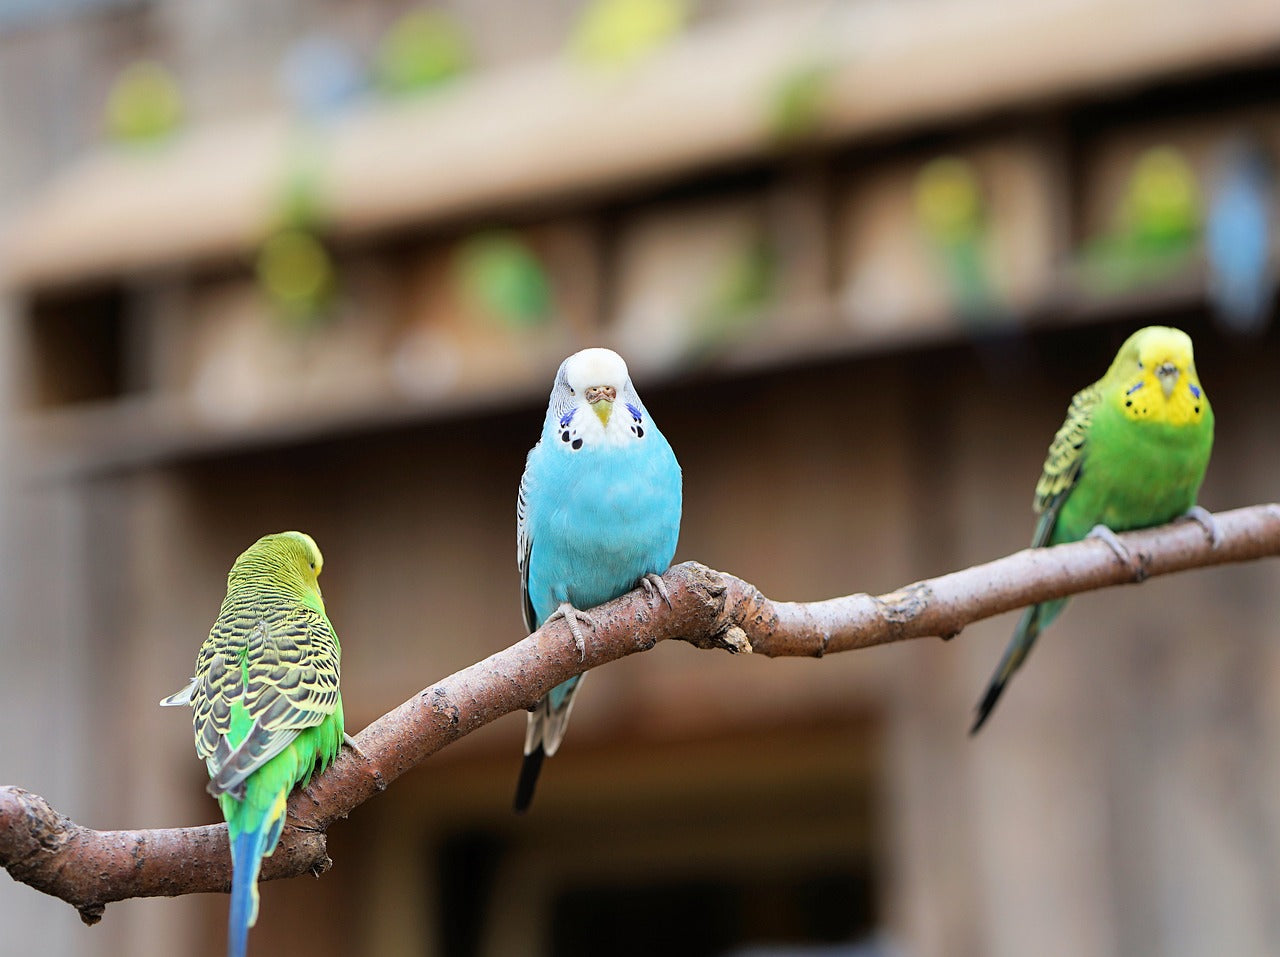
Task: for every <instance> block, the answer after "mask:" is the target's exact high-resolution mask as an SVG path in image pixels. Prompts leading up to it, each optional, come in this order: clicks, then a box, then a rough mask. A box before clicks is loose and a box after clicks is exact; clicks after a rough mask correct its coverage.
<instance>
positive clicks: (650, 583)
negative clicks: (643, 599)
mask: <svg viewBox="0 0 1280 957" xmlns="http://www.w3.org/2000/svg"><path fill="white" fill-rule="evenodd" d="M640 584H641V586H642V587H643V588H644V593H645V594H646V595H647V596H648V597H649V598H650V599H652V598H653V593H654V592H657V593H658V594H659V595H660V596H661V597H662V600H663V601H665V602H666V603H667V607H668V608H670V607H672V605H671V592H670V591H668V590H667V583H666V582H665V581H663V580H662V576H661V575H657V574H654V573H653V572H650V573H649V574H647V575H645V576H644V578H642V579H640Z"/></svg>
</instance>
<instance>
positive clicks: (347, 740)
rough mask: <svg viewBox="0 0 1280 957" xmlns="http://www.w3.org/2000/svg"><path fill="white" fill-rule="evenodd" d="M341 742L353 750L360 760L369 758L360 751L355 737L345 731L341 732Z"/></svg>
mask: <svg viewBox="0 0 1280 957" xmlns="http://www.w3.org/2000/svg"><path fill="white" fill-rule="evenodd" d="M342 743H343V744H345V745H346V746H347V747H349V748H350V749H351V750H352V751H354V752H355V753H356V757H358V758H360V760H362V761H368V760H369V756H368V755H367V754H365V753H364V752H363V751H361V750H360V746H359V745H358V744H356V739H355V738H353V737H351V735H349V734H347V732H345V731H343V732H342Z"/></svg>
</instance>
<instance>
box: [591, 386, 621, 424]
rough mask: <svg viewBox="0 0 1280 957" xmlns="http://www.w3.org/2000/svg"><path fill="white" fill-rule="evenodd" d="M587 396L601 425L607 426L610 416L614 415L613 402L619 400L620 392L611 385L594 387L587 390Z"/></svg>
mask: <svg viewBox="0 0 1280 957" xmlns="http://www.w3.org/2000/svg"><path fill="white" fill-rule="evenodd" d="M586 396H587V401H588V402H590V403H591V409H592V411H593V412H595V414H596V417H597V418H598V419H599V420H600V424H601V425H604V426H607V425H608V424H609V416H610V415H612V414H613V402H614V400H615V399H616V398H618V390H617V389H615V388H614V387H613V386H611V385H593V386H591V387H590V388H589V389H587V391H586Z"/></svg>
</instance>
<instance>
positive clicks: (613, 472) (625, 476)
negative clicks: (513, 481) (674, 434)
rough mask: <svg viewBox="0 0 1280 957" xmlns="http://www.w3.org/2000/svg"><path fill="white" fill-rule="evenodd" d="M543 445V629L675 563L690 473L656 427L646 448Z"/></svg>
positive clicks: (538, 539)
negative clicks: (567, 607) (562, 614)
mask: <svg viewBox="0 0 1280 957" xmlns="http://www.w3.org/2000/svg"><path fill="white" fill-rule="evenodd" d="M558 444H559V443H557V442H555V441H552V442H546V441H543V442H542V443H540V444H539V445H538V446H537V447H536V448H535V449H534V450H533V451H532V452H531V453H530V455H529V461H528V466H527V469H528V475H527V480H528V483H529V487H528V502H527V508H528V514H527V516H526V522H527V528H528V532H529V540H530V555H529V570H528V581H529V599H530V602H531V604H532V605H533V610H534V612H535V614H536V617H537V622H538V624H541V623H542V622H543V620H544V619H546V617H547V616H548V615H550V614H551V613H552V612H554V611H555V610H556V608H557V606H559V604H560V603H561V602H565V601H567V602H569V603H570V604H572V605H573V606H574V607H575V608H580V609H587V608H591V607H593V606H595V605H598V604H601V603H602V602H605V601H608V600H609V599H611V598H616V597H618V596H619V595H622V594H625V593H626V592H628V591H630V590H631V589H632V588H635V587H636V585H637V584H638V583H639V581H640V579H641V578H642V577H644V576H645V575H647V574H651V573H654V574H661V573H662V572H664V571H666V570H667V568H668V567H669V566H670V564H671V559H672V557H673V556H674V555H675V550H676V541H677V539H678V537H679V533H680V512H681V476H680V466H679V464H678V463H677V462H676V458H675V455H674V453H673V452H672V451H671V446H670V445H669V444H668V443H667V440H666V438H665V437H664V436H663V435H662V434H661V433H660V432H659V431H658V430H657V429H656V428H654V427H653V425H652V423H649V428H648V429H647V430H646V436H645V438H644V440H643V441H635V442H629V443H627V444H625V445H621V446H599V447H595V446H589V447H587V448H585V449H583V450H582V451H580V452H578V453H576V454H565V449H564V448H563V447H562V448H556V447H555V446H556V445H558Z"/></svg>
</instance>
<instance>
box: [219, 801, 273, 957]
mask: <svg viewBox="0 0 1280 957" xmlns="http://www.w3.org/2000/svg"><path fill="white" fill-rule="evenodd" d="M265 824H266V822H265V821H264V822H263V825H264V826H263V827H261V828H259V829H257V830H253V831H245V832H243V833H242V834H240V835H238V836H237V837H236V839H235V840H234V841H233V842H232V843H231V864H232V868H233V872H232V876H231V915H230V917H229V918H228V920H227V957H245V950H246V948H247V947H248V944H249V928H250V927H252V926H253V925H254V923H256V921H257V919H258V869H259V868H260V867H261V866H262V851H263V848H264V846H265V844H266V837H267V833H266V832H267V828H266V827H265Z"/></svg>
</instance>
